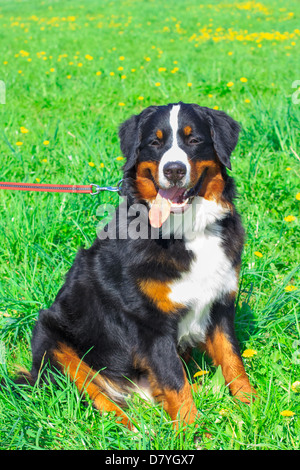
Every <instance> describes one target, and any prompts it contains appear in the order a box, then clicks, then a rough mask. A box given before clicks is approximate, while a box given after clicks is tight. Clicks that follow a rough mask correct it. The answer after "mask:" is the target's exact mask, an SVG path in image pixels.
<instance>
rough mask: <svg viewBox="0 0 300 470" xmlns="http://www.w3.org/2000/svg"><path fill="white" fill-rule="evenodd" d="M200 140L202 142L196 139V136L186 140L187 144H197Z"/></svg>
mask: <svg viewBox="0 0 300 470" xmlns="http://www.w3.org/2000/svg"><path fill="white" fill-rule="evenodd" d="M201 142H203V140H201V139H197V138H196V137H190V138H189V140H188V144H189V145H197V144H201Z"/></svg>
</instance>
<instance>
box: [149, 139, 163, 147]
mask: <svg viewBox="0 0 300 470" xmlns="http://www.w3.org/2000/svg"><path fill="white" fill-rule="evenodd" d="M149 145H150V147H160V145H161V143H160V141H159V140H157V139H155V140H152V142H150V144H149Z"/></svg>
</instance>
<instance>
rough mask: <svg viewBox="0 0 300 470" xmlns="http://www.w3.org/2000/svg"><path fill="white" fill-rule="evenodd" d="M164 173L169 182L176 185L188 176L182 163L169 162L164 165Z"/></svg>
mask: <svg viewBox="0 0 300 470" xmlns="http://www.w3.org/2000/svg"><path fill="white" fill-rule="evenodd" d="M163 173H164V175H165V177H166V178H167V179H168V180H169V181H171V182H172V183H176V182H177V181H180V180H182V178H183V177H184V176H185V175H186V166H185V164H184V163H182V162H168V163H166V164H165V165H164V168H163Z"/></svg>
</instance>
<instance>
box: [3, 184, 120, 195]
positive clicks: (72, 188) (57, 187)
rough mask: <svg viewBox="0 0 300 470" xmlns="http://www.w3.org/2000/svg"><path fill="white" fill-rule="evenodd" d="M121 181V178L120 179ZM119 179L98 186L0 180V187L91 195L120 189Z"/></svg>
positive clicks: (15, 189) (14, 189)
mask: <svg viewBox="0 0 300 470" xmlns="http://www.w3.org/2000/svg"><path fill="white" fill-rule="evenodd" d="M121 181H122V180H121ZM121 181H119V183H118V186H116V187H113V186H98V185H97V184H93V183H91V184H85V185H77V184H39V183H9V182H0V189H9V190H13V191H43V192H48V193H88V194H91V195H92V196H95V195H96V194H99V192H100V191H114V192H119V191H120V190H121Z"/></svg>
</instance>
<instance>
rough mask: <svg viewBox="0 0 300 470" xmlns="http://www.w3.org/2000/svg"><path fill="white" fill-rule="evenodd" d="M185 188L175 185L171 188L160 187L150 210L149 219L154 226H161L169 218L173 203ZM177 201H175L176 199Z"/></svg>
mask: <svg viewBox="0 0 300 470" xmlns="http://www.w3.org/2000/svg"><path fill="white" fill-rule="evenodd" d="M182 193H183V189H180V188H177V187H174V188H171V189H160V190H159V191H158V193H157V196H156V198H155V201H154V202H153V204H152V206H151V209H150V211H149V221H150V224H151V225H152V227H154V228H159V227H161V226H162V224H163V223H164V222H165V221H166V220H167V218H168V217H169V215H170V212H171V203H170V202H169V200H170V201H173V200H174V199H176V198H178V197H179V196H180V195H182ZM174 202H175V201H174Z"/></svg>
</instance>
